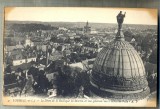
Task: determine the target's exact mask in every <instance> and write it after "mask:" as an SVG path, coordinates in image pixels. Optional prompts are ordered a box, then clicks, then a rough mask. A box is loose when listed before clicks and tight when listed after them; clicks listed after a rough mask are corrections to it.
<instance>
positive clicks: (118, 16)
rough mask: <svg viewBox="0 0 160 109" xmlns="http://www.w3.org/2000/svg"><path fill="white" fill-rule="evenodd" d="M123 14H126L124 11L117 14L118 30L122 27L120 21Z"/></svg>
mask: <svg viewBox="0 0 160 109" xmlns="http://www.w3.org/2000/svg"><path fill="white" fill-rule="evenodd" d="M125 15H126V12H125V13H124V14H122V11H120V12H119V14H118V15H117V22H118V30H121V28H122V23H123V20H124V17H125Z"/></svg>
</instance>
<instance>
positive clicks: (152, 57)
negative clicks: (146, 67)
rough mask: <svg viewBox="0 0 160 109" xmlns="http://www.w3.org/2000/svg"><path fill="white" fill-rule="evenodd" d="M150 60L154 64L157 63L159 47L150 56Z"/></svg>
mask: <svg viewBox="0 0 160 109" xmlns="http://www.w3.org/2000/svg"><path fill="white" fill-rule="evenodd" d="M149 62H150V63H153V64H157V49H155V50H153V52H152V53H151V55H150V56H149Z"/></svg>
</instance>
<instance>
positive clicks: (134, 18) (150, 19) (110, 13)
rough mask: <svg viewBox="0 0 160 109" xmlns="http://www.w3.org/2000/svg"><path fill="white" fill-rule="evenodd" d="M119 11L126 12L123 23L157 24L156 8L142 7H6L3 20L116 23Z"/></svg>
mask: <svg viewBox="0 0 160 109" xmlns="http://www.w3.org/2000/svg"><path fill="white" fill-rule="evenodd" d="M119 11H122V12H123V13H124V12H126V18H125V21H124V24H144V25H157V21H158V20H157V18H158V17H157V14H158V12H157V10H156V9H144V8H138V9H136V8H84V7H83V8H82V7H81V8H80V7H78V8H77V7H76V8H75V7H7V8H5V20H6V21H38V22H86V21H88V22H92V23H117V20H116V16H117V14H118V13H119ZM24 13H25V14H24ZM113 17H114V18H113Z"/></svg>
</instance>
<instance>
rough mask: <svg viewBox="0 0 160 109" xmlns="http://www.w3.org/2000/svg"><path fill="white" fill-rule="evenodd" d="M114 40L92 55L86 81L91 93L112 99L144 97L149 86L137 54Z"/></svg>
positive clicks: (132, 49) (122, 43)
mask: <svg viewBox="0 0 160 109" xmlns="http://www.w3.org/2000/svg"><path fill="white" fill-rule="evenodd" d="M117 39H118V38H117ZM117 39H115V40H114V41H113V42H111V43H110V44H109V45H108V46H106V47H104V48H103V49H102V50H101V51H100V53H99V54H98V55H97V57H96V60H95V62H94V65H93V69H92V74H91V81H90V82H91V85H92V86H93V88H94V89H93V92H95V93H98V94H99V95H102V96H103V97H104V95H107V94H109V96H112V98H113V97H114V98H116V97H117V96H119V97H120V98H125V97H129V98H136V99H137V98H138V97H139V96H141V97H142V96H143V97H145V96H146V95H147V94H148V93H149V89H148V82H147V80H146V73H145V68H144V65H143V62H142V60H141V57H140V56H139V54H138V53H137V51H136V50H135V49H134V47H133V46H132V45H130V44H129V43H128V42H126V41H125V40H121V39H120V40H117ZM122 39H124V38H122ZM105 93H106V94H105ZM119 97H118V98H119Z"/></svg>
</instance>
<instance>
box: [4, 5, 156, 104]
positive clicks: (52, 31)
mask: <svg viewBox="0 0 160 109" xmlns="http://www.w3.org/2000/svg"><path fill="white" fill-rule="evenodd" d="M4 17H5V19H4V44H3V48H4V51H3V54H4V57H3V59H4V60H3V61H4V62H3V66H4V69H3V79H4V82H3V105H12V106H90V107H91V106H99V107H107V106H113V107H117V106H121V107H123V106H124V107H126V106H127V107H156V106H157V72H158V71H157V42H158V41H157V37H158V35H157V34H158V33H157V27H158V10H157V9H147V8H107V7H105V8H104V7H103V8H102V7H5V13H4Z"/></svg>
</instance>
